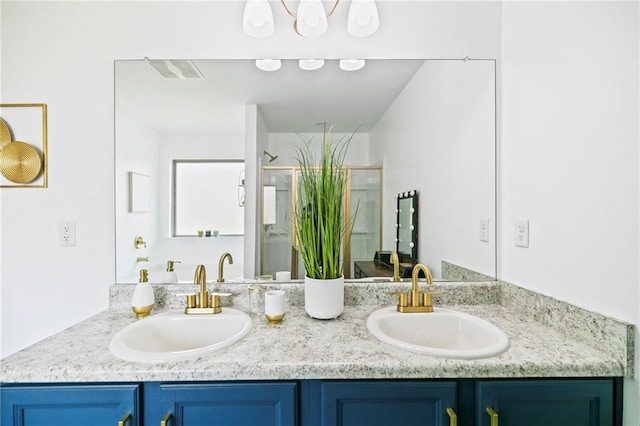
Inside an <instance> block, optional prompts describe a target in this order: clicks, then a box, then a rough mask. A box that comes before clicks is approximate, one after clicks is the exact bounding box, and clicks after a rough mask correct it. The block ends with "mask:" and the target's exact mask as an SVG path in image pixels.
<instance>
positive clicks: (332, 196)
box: [293, 129, 353, 319]
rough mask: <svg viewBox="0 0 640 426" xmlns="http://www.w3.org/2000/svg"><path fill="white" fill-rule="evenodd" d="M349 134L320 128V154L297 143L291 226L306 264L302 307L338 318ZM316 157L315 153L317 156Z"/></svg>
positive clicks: (347, 225) (341, 301)
mask: <svg viewBox="0 0 640 426" xmlns="http://www.w3.org/2000/svg"><path fill="white" fill-rule="evenodd" d="M352 138H353V134H351V135H350V136H344V137H342V138H339V139H338V140H337V141H333V137H332V133H331V129H329V131H325V132H324V135H323V142H322V146H321V149H320V154H319V156H318V155H317V154H316V153H315V151H314V149H313V148H312V146H311V139H308V140H305V144H304V146H303V147H301V148H296V159H297V162H298V167H299V172H300V175H299V178H298V189H297V194H296V195H297V201H296V206H295V211H294V215H293V217H294V229H295V234H296V237H297V243H298V250H299V252H300V255H301V257H302V261H303V263H304V267H305V269H306V276H305V310H306V311H307V314H309V316H311V317H313V318H319V319H331V318H337V317H338V316H340V314H342V311H343V310H344V275H343V264H342V260H341V252H342V241H343V239H344V237H345V234H347V235H346V236H347V237H349V235H348V234H349V233H350V232H351V224H352V222H353V218H345V217H344V211H345V208H344V202H345V188H346V183H347V174H346V170H345V165H344V161H345V156H346V153H347V148H348V147H349V143H350V142H351V139H352ZM318 157H319V158H318Z"/></svg>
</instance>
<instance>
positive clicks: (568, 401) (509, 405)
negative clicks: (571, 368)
mask: <svg viewBox="0 0 640 426" xmlns="http://www.w3.org/2000/svg"><path fill="white" fill-rule="evenodd" d="M613 395H614V383H613V380H610V379H595V380H540V381H537V380H509V381H479V382H477V384H476V397H477V401H478V404H476V424H477V425H478V426H484V425H486V426H493V425H492V424H491V421H490V416H489V414H487V412H486V411H487V407H490V408H491V409H492V410H494V411H495V413H496V414H497V421H498V422H499V423H494V424H499V425H500V426H556V425H557V426H567V425H572V426H596V425H597V426H605V425H606V426H609V425H612V424H614V406H613Z"/></svg>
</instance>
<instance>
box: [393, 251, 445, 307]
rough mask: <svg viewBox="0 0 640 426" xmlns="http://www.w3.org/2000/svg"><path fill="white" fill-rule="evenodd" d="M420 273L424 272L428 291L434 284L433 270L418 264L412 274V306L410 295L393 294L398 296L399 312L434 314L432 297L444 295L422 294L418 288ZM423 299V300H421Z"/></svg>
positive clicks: (437, 292) (431, 292) (427, 292)
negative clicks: (409, 301) (409, 300)
mask: <svg viewBox="0 0 640 426" xmlns="http://www.w3.org/2000/svg"><path fill="white" fill-rule="evenodd" d="M420 271H422V272H424V276H425V278H426V282H427V289H428V287H429V286H430V285H432V284H433V276H432V275H431V270H429V268H428V267H427V266H426V265H424V264H422V263H418V264H417V265H416V266H414V267H413V271H412V273H411V304H409V303H408V294H407V293H402V292H395V293H391V294H392V295H394V296H398V298H399V300H398V307H397V310H398V312H403V313H410V312H433V304H432V302H431V296H432V295H435V294H442V292H439V291H425V292H424V293H420V290H419V288H418V282H419V278H418V277H419V276H420ZM421 296H422V297H421ZM420 299H422V300H420Z"/></svg>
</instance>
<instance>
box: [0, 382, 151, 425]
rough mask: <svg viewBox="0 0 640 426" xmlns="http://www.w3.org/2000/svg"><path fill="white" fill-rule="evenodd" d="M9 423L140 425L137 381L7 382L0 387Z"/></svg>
mask: <svg viewBox="0 0 640 426" xmlns="http://www.w3.org/2000/svg"><path fill="white" fill-rule="evenodd" d="M0 401H1V409H0V424H2V425H6V426H10V425H11V426H61V425H65V426H88V425H91V426H103V425H104V426H115V425H118V422H119V421H122V424H123V425H124V426H134V425H136V426H139V425H140V416H139V415H138V405H139V386H138V385H73V386H72V385H64V386H63V385H41V386H31V385H29V386H23V385H16V386H13V385H8V386H3V387H2V388H0Z"/></svg>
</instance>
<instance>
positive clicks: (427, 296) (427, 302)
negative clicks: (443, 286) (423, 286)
mask: <svg viewBox="0 0 640 426" xmlns="http://www.w3.org/2000/svg"><path fill="white" fill-rule="evenodd" d="M440 294H444V292H442V291H425V292H424V293H422V306H424V307H426V308H430V310H429V311H427V312H433V303H432V302H431V296H438V295H440Z"/></svg>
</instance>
